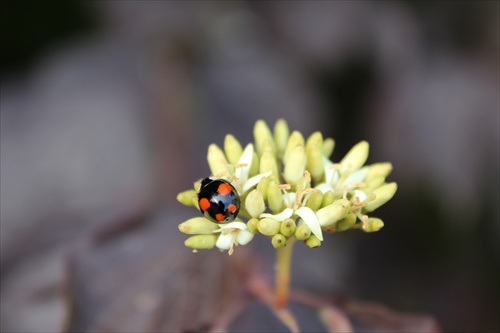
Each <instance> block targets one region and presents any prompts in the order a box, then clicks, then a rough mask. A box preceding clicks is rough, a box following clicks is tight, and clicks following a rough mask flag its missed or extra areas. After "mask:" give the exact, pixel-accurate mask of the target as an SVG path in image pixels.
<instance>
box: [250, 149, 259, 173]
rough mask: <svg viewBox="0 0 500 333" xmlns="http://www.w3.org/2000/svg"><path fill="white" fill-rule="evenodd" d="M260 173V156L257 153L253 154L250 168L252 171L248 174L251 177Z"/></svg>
mask: <svg viewBox="0 0 500 333" xmlns="http://www.w3.org/2000/svg"><path fill="white" fill-rule="evenodd" d="M258 173H259V156H257V153H256V152H253V156H252V165H251V166H250V171H249V172H248V175H249V177H252V176H255V175H256V174H258Z"/></svg>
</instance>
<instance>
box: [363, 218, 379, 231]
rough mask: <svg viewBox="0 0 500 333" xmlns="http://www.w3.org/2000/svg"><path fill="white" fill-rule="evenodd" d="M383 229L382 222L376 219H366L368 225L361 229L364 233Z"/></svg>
mask: <svg viewBox="0 0 500 333" xmlns="http://www.w3.org/2000/svg"><path fill="white" fill-rule="evenodd" d="M383 227H384V221H382V220H381V219H379V218H376V217H370V218H368V223H367V224H366V227H363V231H365V232H376V231H379V230H380V229H382V228H383Z"/></svg>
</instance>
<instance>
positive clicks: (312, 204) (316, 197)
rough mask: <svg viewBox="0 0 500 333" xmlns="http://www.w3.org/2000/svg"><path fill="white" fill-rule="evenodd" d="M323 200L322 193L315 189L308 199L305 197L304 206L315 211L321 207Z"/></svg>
mask: <svg viewBox="0 0 500 333" xmlns="http://www.w3.org/2000/svg"><path fill="white" fill-rule="evenodd" d="M322 202H323V193H321V191H315V192H313V193H311V196H310V197H309V199H307V202H306V207H309V208H311V209H312V210H313V211H317V210H318V209H320V208H321V203H322Z"/></svg>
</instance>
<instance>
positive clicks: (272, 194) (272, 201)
mask: <svg viewBox="0 0 500 333" xmlns="http://www.w3.org/2000/svg"><path fill="white" fill-rule="evenodd" d="M267 204H268V205H269V209H270V210H271V211H273V212H278V211H280V210H281V207H283V197H282V194H281V190H280V189H279V188H278V185H277V184H276V182H274V181H271V182H270V183H269V185H268V186H267Z"/></svg>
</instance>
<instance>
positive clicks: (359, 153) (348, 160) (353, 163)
mask: <svg viewBox="0 0 500 333" xmlns="http://www.w3.org/2000/svg"><path fill="white" fill-rule="evenodd" d="M368 150H369V145H368V142H366V141H361V142H359V143H357V144H356V145H354V147H352V148H351V150H349V152H348V153H347V154H346V155H345V156H344V158H343V159H342V160H341V161H340V164H341V165H342V167H343V168H344V169H346V170H349V171H356V170H358V169H359V168H361V167H362V166H363V164H365V162H366V159H367V158H368Z"/></svg>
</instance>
